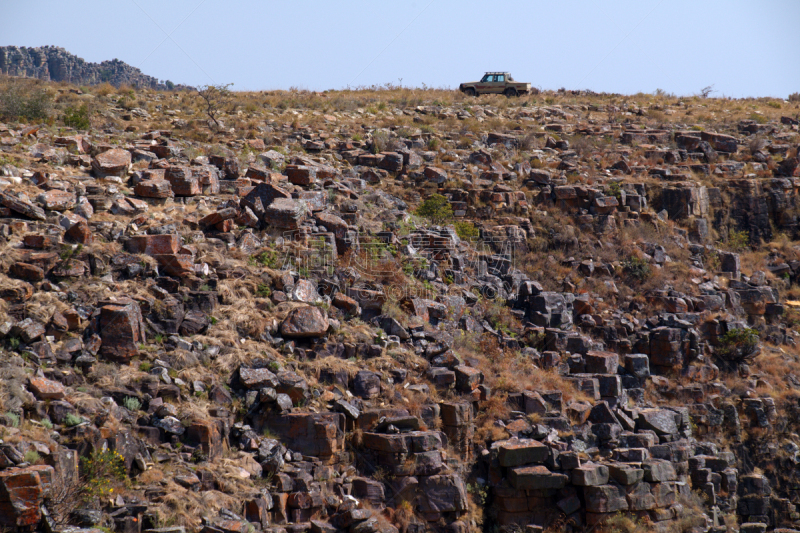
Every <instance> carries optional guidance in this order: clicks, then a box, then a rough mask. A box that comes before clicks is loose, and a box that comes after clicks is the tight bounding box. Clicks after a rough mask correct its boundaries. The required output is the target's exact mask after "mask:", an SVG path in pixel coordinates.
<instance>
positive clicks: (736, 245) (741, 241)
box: [728, 231, 750, 252]
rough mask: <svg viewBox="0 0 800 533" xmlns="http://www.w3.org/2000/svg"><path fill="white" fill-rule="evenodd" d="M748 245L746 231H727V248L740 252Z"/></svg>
mask: <svg viewBox="0 0 800 533" xmlns="http://www.w3.org/2000/svg"><path fill="white" fill-rule="evenodd" d="M748 246H750V234H749V233H747V232H746V231H731V232H729V233H728V248H730V249H731V250H732V251H734V252H741V251H743V250H744V249H746V248H747V247H748Z"/></svg>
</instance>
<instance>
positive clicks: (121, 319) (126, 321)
mask: <svg viewBox="0 0 800 533" xmlns="http://www.w3.org/2000/svg"><path fill="white" fill-rule="evenodd" d="M99 305H100V317H99V319H98V333H99V335H100V338H101V339H102V340H103V344H102V346H101V348H100V354H101V355H103V356H104V357H106V358H107V359H110V360H112V361H118V362H122V363H127V362H128V361H130V359H131V358H133V357H136V356H137V355H138V354H139V349H138V346H139V344H141V343H144V342H145V333H144V323H143V321H142V313H141V311H140V310H139V305H138V304H137V303H136V302H134V301H133V300H131V299H130V298H121V299H119V300H118V301H105V302H100V304H99Z"/></svg>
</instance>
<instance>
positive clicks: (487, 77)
mask: <svg viewBox="0 0 800 533" xmlns="http://www.w3.org/2000/svg"><path fill="white" fill-rule="evenodd" d="M458 90H459V91H461V92H462V93H464V94H467V95H469V96H479V95H481V94H504V95H506V96H508V97H511V96H519V95H521V94H530V92H531V84H530V83H521V82H516V81H514V78H512V77H511V75H510V74H509V73H508V72H487V73H486V74H484V76H483V78H481V81H471V82H467V83H462V84H461V85H459V86H458Z"/></svg>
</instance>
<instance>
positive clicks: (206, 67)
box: [0, 0, 800, 98]
mask: <svg viewBox="0 0 800 533" xmlns="http://www.w3.org/2000/svg"><path fill="white" fill-rule="evenodd" d="M0 14H2V15H3V16H2V17H0V34H2V35H3V37H2V42H0V45H4V46H9V45H13V46H28V47H36V46H45V45H54V46H59V47H62V48H64V49H66V50H67V51H69V52H70V53H72V54H75V55H76V56H79V57H82V58H83V59H85V60H86V61H91V62H94V63H100V62H102V61H105V60H111V59H120V60H122V61H124V62H126V63H128V64H129V65H132V66H134V67H137V68H140V69H141V70H142V72H143V73H144V74H147V75H150V76H153V77H156V78H158V79H159V80H170V81H172V82H174V83H180V84H185V85H192V86H200V85H208V84H214V85H217V84H228V83H233V84H234V85H233V87H232V89H233V90H242V91H248V90H274V89H289V88H292V87H294V88H299V89H309V90H326V89H345V88H348V87H351V88H353V87H359V86H372V85H385V84H387V83H392V84H402V85H404V86H410V87H422V86H423V84H424V85H427V86H428V87H449V88H456V87H458V84H459V83H461V82H464V81H473V80H476V79H478V78H479V77H480V76H481V75H482V74H483V73H484V72H485V71H494V70H500V71H509V72H511V73H512V75H513V76H514V77H515V78H516V79H517V80H519V81H529V82H531V83H532V84H533V85H534V86H537V87H539V88H541V89H545V90H547V89H559V88H562V87H563V88H566V89H568V90H578V89H580V90H592V91H595V92H605V93H622V94H635V93H640V92H641V93H653V92H655V91H656V90H658V89H660V90H663V91H665V92H667V93H673V94H675V95H678V96H688V95H692V94H697V93H699V92H700V91H701V89H703V88H704V87H707V86H713V90H714V92H712V93H711V96H717V97H719V96H731V97H779V98H786V97H787V96H788V95H789V94H791V93H794V92H800V32H798V31H797V22H798V21H800V2H792V1H791V0H772V1H765V2H759V3H758V4H756V3H754V2H747V1H744V0H729V1H719V0H712V1H707V2H703V3H702V4H697V3H694V2H690V1H689V0H676V1H674V2H666V1H665V0H655V1H652V0H651V1H645V2H642V1H632V0H619V1H614V2H608V3H604V4H599V3H589V2H584V1H577V0H573V1H566V2H560V3H558V5H552V3H549V2H539V1H522V0H506V1H504V2H500V3H498V4H495V5H493V6H491V7H489V6H487V5H486V4H478V3H465V2H457V1H456V0H416V1H403V2H400V1H396V2H391V3H388V2H387V3H383V4H380V5H374V3H372V2H367V1H366V0H349V1H344V2H340V3H322V2H311V1H306V2H295V3H292V4H285V3H278V2H269V1H266V2H257V1H254V0H238V1H236V0H231V1H230V2H226V3H223V2H221V1H219V0H175V1H173V2H169V3H164V2H156V1H154V0H125V1H122V2H115V3H108V2H104V1H102V0H86V1H84V2H76V1H59V2H57V1H55V0H29V1H26V2H13V3H9V4H7V5H4V6H3V7H2V8H0Z"/></svg>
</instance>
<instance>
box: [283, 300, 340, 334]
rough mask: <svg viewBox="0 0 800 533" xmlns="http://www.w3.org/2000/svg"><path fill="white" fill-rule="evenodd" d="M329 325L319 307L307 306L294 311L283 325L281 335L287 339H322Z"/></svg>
mask: <svg viewBox="0 0 800 533" xmlns="http://www.w3.org/2000/svg"><path fill="white" fill-rule="evenodd" d="M328 327H329V323H328V317H327V316H325V312H324V311H323V310H322V309H320V308H319V307H315V306H313V305H307V306H304V307H298V308H295V309H292V310H291V311H290V312H289V314H288V315H287V316H286V318H285V319H284V320H283V322H282V323H281V335H284V336H286V337H322V336H324V335H325V333H326V332H327V331H328Z"/></svg>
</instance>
